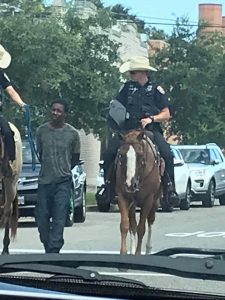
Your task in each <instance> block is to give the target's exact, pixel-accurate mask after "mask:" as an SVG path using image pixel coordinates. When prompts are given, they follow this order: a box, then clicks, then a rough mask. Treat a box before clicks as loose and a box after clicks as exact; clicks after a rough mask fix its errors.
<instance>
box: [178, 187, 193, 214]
mask: <svg viewBox="0 0 225 300" xmlns="http://www.w3.org/2000/svg"><path fill="white" fill-rule="evenodd" d="M190 206H191V183H190V182H188V184H187V188H186V195H185V199H182V200H181V202H180V209H181V210H189V209H190Z"/></svg>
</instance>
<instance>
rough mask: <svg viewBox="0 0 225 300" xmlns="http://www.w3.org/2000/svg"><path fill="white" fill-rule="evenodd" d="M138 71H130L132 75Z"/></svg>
mask: <svg viewBox="0 0 225 300" xmlns="http://www.w3.org/2000/svg"><path fill="white" fill-rule="evenodd" d="M137 72H138V71H130V72H129V73H130V74H131V75H134V74H136V73H137Z"/></svg>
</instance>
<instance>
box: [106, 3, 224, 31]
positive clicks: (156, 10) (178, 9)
mask: <svg viewBox="0 0 225 300" xmlns="http://www.w3.org/2000/svg"><path fill="white" fill-rule="evenodd" d="M102 2H103V3H104V6H109V5H115V4H118V3H120V4H122V5H123V6H125V7H127V8H130V9H131V10H130V12H131V13H134V14H136V15H137V16H138V17H140V18H141V19H144V20H145V21H146V22H157V23H158V22H159V23H162V22H164V23H165V22H167V23H171V22H172V21H169V20H173V19H176V18H177V17H182V16H186V17H188V18H189V20H190V23H197V22H198V5H199V4H201V3H215V4H223V15H225V0H223V1H213V0H211V1H210V0H209V1H207V0H205V1H200V0H154V1H153V0H102ZM143 17H147V18H143ZM156 18H159V19H156ZM165 19H169V20H165ZM152 26H155V27H156V28H158V29H163V30H165V31H166V32H168V33H169V32H170V31H171V29H172V26H168V25H167V26H163V25H152Z"/></svg>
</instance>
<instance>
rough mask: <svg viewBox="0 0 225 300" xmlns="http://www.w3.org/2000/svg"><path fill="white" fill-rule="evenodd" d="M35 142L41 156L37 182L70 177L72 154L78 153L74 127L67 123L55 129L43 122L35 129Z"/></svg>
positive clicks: (76, 135) (48, 181)
mask: <svg viewBox="0 0 225 300" xmlns="http://www.w3.org/2000/svg"><path fill="white" fill-rule="evenodd" d="M36 142H37V151H38V153H39V154H40V156H41V170H40V173H39V183H41V184H49V183H59V182H61V181H64V180H65V179H66V178H70V177H71V175H72V174H71V159H72V155H73V154H77V153H80V137H79V134H78V132H77V131H76V129H75V128H74V127H73V126H71V125H69V124H67V123H66V124H65V126H64V127H63V128H57V129H55V128H52V127H50V125H49V123H45V124H43V125H41V126H40V127H38V129H37V133H36Z"/></svg>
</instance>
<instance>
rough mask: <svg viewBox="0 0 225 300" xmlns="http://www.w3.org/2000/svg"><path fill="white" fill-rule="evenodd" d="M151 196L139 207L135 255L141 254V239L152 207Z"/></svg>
mask: <svg viewBox="0 0 225 300" xmlns="http://www.w3.org/2000/svg"><path fill="white" fill-rule="evenodd" d="M152 200H153V196H151V197H148V198H147V199H146V201H145V203H144V204H143V205H142V207H141V212H140V220H139V224H138V226H137V236H138V241H137V248H136V253H135V255H141V247H142V240H143V237H144V235H145V223H146V220H147V218H148V215H149V213H150V211H151V208H152V202H153V201H152Z"/></svg>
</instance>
